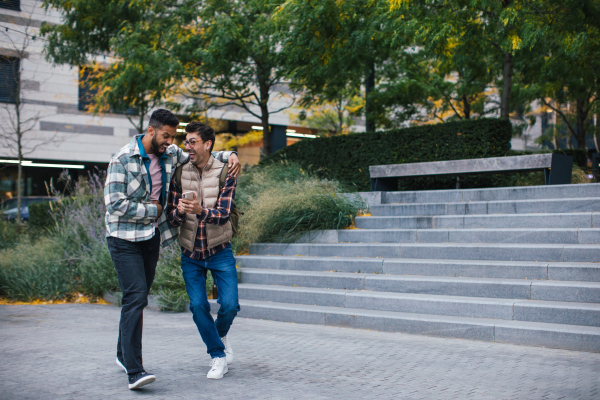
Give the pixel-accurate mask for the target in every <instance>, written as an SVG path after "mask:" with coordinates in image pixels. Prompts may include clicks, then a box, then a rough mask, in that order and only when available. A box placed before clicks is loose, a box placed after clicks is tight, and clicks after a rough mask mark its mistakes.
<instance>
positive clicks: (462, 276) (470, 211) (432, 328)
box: [215, 184, 600, 352]
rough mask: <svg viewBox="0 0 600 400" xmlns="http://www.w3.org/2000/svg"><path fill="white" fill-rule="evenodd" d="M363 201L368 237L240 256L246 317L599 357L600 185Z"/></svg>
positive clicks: (350, 235)
mask: <svg viewBox="0 0 600 400" xmlns="http://www.w3.org/2000/svg"><path fill="white" fill-rule="evenodd" d="M364 197H365V198H366V199H367V200H368V202H369V203H370V208H371V214H372V216H369V217H359V218H356V228H357V229H348V230H339V231H325V232H320V233H318V234H316V235H312V237H310V238H309V240H306V241H305V242H303V243H292V244H273V243H261V244H253V245H252V246H251V248H250V254H251V255H247V256H238V257H237V262H238V266H239V267H240V270H241V283H240V285H239V295H240V305H241V307H242V311H241V313H240V316H241V317H249V318H261V319H270V320H277V321H289V322H297V323H309V324H325V325H332V326H346V327H352V328H359V329H371V330H380V331H390V332H405V333H411V334H419V335H432V336H444V337H452V338H461V339H474V340H485V341H490V342H503V343H513V344H523V345H531V346H546V347H553V348H562V349H571V350H583V351H595V352H597V351H600V184H585V185H557V186H535V187H514V188H497V189H463V190H439V191H415V192H388V193H368V194H364ZM215 307H218V306H217V305H216V304H215Z"/></svg>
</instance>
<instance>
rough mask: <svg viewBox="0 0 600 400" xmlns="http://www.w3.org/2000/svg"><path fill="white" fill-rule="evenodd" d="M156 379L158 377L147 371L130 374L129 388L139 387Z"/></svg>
mask: <svg viewBox="0 0 600 400" xmlns="http://www.w3.org/2000/svg"><path fill="white" fill-rule="evenodd" d="M155 380H156V377H155V376H154V375H152V374H149V373H147V372H146V371H142V372H136V373H135V374H129V389H139V388H141V387H142V386H145V385H147V384H149V383H152V382H154V381H155Z"/></svg>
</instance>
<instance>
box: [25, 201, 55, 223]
mask: <svg viewBox="0 0 600 400" xmlns="http://www.w3.org/2000/svg"><path fill="white" fill-rule="evenodd" d="M53 226H54V218H52V206H51V205H50V202H49V201H48V202H44V203H32V204H29V227H30V228H32V229H35V230H46V229H49V228H51V227H53Z"/></svg>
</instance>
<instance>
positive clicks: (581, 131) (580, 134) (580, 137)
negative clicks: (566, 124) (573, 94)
mask: <svg viewBox="0 0 600 400" xmlns="http://www.w3.org/2000/svg"><path fill="white" fill-rule="evenodd" d="M586 103H587V99H585V98H582V99H577V101H576V102H575V104H576V107H577V134H576V136H575V139H577V148H578V149H585V148H586V147H587V146H586V143H585V139H586V137H585V136H586V135H585V133H586V132H585V131H586V129H585V128H586V127H585V122H586V120H587V116H588V112H589V111H588V110H586V107H585V106H586Z"/></svg>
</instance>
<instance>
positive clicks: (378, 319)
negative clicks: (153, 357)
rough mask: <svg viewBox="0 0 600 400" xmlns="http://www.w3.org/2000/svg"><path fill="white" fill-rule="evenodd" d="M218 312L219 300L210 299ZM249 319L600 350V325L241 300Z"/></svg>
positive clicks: (242, 310)
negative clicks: (504, 319) (505, 319)
mask: <svg viewBox="0 0 600 400" xmlns="http://www.w3.org/2000/svg"><path fill="white" fill-rule="evenodd" d="M210 302H211V306H212V311H213V312H215V313H216V312H217V311H218V309H219V304H218V303H217V302H216V300H210ZM240 306H241V311H240V313H239V314H238V316H240V317H243V318H256V319H268V320H274V321H285V322H295V323H306V324H319V325H330V326H339V327H349V328H357V329H371V330H379V331H386V332H403V333H410V334H417V335H429V336H440V337H452V338H460V339H470V340H482V341H489V342H500V343H511V344H521V345H527V346H543V347H551V348H560V349H568V350H577V351H592V352H598V351H600V328H597V327H591V326H579V325H563V324H548V323H541V322H523V321H503V320H494V319H483V318H468V317H449V316H443V315H427V314H415V313H401V312H393V311H376V310H361V309H352V308H341V307H324V306H314V305H299V304H285V303H274V302H264V301H252V300H240Z"/></svg>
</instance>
